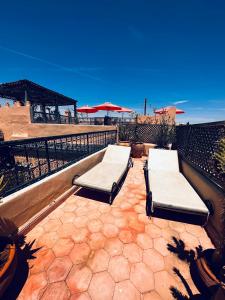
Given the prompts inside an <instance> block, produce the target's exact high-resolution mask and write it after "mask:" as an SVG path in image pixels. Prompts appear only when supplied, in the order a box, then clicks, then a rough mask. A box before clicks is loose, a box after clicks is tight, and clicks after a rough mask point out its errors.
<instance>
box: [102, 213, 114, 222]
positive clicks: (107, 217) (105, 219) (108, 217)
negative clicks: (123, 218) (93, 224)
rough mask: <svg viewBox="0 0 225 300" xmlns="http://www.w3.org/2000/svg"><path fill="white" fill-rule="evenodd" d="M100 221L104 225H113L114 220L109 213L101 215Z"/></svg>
mask: <svg viewBox="0 0 225 300" xmlns="http://www.w3.org/2000/svg"><path fill="white" fill-rule="evenodd" d="M100 220H101V221H102V222H103V223H104V224H114V220H115V218H114V217H113V216H112V215H111V214H110V213H104V214H102V215H101V217H100Z"/></svg>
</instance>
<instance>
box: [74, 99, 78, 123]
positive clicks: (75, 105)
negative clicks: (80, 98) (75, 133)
mask: <svg viewBox="0 0 225 300" xmlns="http://www.w3.org/2000/svg"><path fill="white" fill-rule="evenodd" d="M73 109H74V124H77V123H78V120H77V104H76V102H75V104H74V105H73Z"/></svg>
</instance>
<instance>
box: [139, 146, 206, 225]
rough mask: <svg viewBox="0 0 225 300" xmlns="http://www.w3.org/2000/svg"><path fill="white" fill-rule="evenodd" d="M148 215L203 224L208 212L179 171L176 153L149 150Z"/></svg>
mask: <svg viewBox="0 0 225 300" xmlns="http://www.w3.org/2000/svg"><path fill="white" fill-rule="evenodd" d="M144 171H145V179H146V188H147V203H146V211H147V215H149V216H151V215H152V216H156V217H160V218H165V219H171V220H176V221H182V222H187V223H193V224H200V225H203V224H205V223H206V222H207V219H208V216H209V209H208V208H207V206H206V204H205V203H204V202H203V201H202V199H201V198H200V197H199V195H198V194H197V193H196V191H195V190H194V189H193V188H192V186H191V185H190V184H189V182H188V181H187V180H186V178H185V177H184V176H183V175H182V173H181V172H180V171H179V164H178V156H177V151H175V150H161V149H150V150H149V157H148V161H147V163H146V166H145V168H144Z"/></svg>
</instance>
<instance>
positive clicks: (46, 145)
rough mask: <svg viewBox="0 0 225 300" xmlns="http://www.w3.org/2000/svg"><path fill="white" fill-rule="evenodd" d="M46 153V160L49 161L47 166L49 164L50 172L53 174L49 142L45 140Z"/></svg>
mask: <svg viewBox="0 0 225 300" xmlns="http://www.w3.org/2000/svg"><path fill="white" fill-rule="evenodd" d="M45 152H46V159H47V164H48V172H51V164H50V159H49V152H48V142H47V140H45Z"/></svg>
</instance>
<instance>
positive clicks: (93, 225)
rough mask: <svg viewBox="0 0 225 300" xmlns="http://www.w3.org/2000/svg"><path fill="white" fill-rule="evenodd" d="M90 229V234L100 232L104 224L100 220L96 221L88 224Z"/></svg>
mask: <svg viewBox="0 0 225 300" xmlns="http://www.w3.org/2000/svg"><path fill="white" fill-rule="evenodd" d="M87 226H88V229H89V231H90V232H92V233H93V232H98V231H100V229H101V228H102V227H103V224H102V222H101V221H100V220H97V219H94V220H90V221H89V222H88V225H87Z"/></svg>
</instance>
